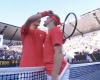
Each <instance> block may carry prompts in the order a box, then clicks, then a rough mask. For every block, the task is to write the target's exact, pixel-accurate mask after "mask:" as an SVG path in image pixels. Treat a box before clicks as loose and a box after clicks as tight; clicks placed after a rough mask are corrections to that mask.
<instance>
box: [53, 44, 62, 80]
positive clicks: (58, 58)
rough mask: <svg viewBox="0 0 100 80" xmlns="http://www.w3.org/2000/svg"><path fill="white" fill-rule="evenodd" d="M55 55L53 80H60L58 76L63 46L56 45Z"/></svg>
mask: <svg viewBox="0 0 100 80" xmlns="http://www.w3.org/2000/svg"><path fill="white" fill-rule="evenodd" d="M54 50H55V54H54V65H53V70H52V80H58V79H57V78H58V75H59V72H60V68H61V63H62V58H63V55H62V45H59V44H57V45H55V46H54Z"/></svg>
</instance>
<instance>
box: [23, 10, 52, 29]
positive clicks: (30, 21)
mask: <svg viewBox="0 0 100 80" xmlns="http://www.w3.org/2000/svg"><path fill="white" fill-rule="evenodd" d="M49 14H52V11H50V10H49V11H44V12H40V13H37V14H35V15H32V16H30V17H29V18H28V19H27V20H26V22H25V23H24V25H23V27H24V28H28V27H29V26H30V24H31V23H32V22H34V21H36V20H37V19H40V18H42V17H45V16H48V15H49Z"/></svg>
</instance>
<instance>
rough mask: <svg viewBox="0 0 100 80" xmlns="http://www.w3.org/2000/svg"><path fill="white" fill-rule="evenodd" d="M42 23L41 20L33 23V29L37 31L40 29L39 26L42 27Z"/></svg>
mask: <svg viewBox="0 0 100 80" xmlns="http://www.w3.org/2000/svg"><path fill="white" fill-rule="evenodd" d="M40 22H41V20H40V19H38V20H36V21H35V22H33V23H32V27H33V28H35V29H36V28H38V26H39V25H40Z"/></svg>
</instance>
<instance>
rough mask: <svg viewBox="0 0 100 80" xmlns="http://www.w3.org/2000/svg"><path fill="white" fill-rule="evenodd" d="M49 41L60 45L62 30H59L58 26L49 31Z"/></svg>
mask: <svg viewBox="0 0 100 80" xmlns="http://www.w3.org/2000/svg"><path fill="white" fill-rule="evenodd" d="M51 41H52V43H53V45H54V46H55V45H62V43H63V36H62V32H61V31H60V29H59V28H54V29H53V30H52V31H51Z"/></svg>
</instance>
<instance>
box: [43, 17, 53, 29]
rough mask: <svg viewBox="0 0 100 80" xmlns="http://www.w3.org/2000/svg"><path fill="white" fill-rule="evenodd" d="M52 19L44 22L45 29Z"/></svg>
mask: <svg viewBox="0 0 100 80" xmlns="http://www.w3.org/2000/svg"><path fill="white" fill-rule="evenodd" d="M51 21H52V19H51V18H50V17H48V18H47V20H46V21H44V26H45V27H47V26H48V25H49V24H50V23H51Z"/></svg>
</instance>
